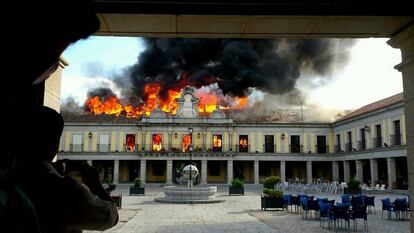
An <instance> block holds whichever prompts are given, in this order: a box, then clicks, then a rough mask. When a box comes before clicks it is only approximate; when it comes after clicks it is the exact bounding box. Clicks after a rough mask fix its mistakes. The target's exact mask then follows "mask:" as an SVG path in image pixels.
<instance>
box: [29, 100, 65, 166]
mask: <svg viewBox="0 0 414 233" xmlns="http://www.w3.org/2000/svg"><path fill="white" fill-rule="evenodd" d="M33 117H35V119H36V120H35V121H34V122H33V123H31V125H30V126H29V131H28V132H29V143H28V144H29V148H30V151H32V153H30V155H28V156H25V157H24V158H23V159H27V160H28V161H49V162H51V161H52V160H53V158H54V157H55V155H56V153H57V152H58V149H59V144H60V136H61V134H62V131H63V126H64V123H63V118H62V116H61V115H60V114H59V113H58V112H56V111H55V110H53V109H51V108H49V107H41V108H39V109H37V110H35V111H34V115H33Z"/></svg>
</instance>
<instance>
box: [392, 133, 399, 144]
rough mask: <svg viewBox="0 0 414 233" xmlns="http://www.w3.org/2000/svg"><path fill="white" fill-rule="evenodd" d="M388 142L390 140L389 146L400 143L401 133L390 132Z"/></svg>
mask: <svg viewBox="0 0 414 233" xmlns="http://www.w3.org/2000/svg"><path fill="white" fill-rule="evenodd" d="M390 142H391V146H400V145H401V134H391V135H390Z"/></svg>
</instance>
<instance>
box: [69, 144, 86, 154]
mask: <svg viewBox="0 0 414 233" xmlns="http://www.w3.org/2000/svg"><path fill="white" fill-rule="evenodd" d="M69 150H70V151H71V152H83V144H70V148H69Z"/></svg>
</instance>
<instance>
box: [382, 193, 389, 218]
mask: <svg viewBox="0 0 414 233" xmlns="http://www.w3.org/2000/svg"><path fill="white" fill-rule="evenodd" d="M381 202H382V212H381V219H383V217H384V211H385V210H386V211H388V219H390V218H391V211H392V206H391V200H390V198H389V197H387V198H384V199H381Z"/></svg>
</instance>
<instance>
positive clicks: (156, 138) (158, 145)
mask: <svg viewBox="0 0 414 233" xmlns="http://www.w3.org/2000/svg"><path fill="white" fill-rule="evenodd" d="M161 149H162V134H153V135H152V151H160V150H161Z"/></svg>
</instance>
